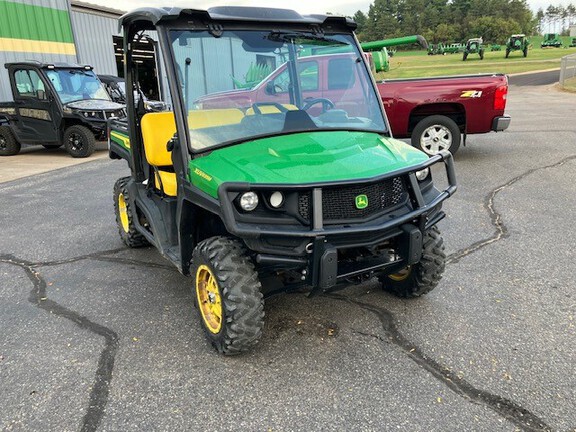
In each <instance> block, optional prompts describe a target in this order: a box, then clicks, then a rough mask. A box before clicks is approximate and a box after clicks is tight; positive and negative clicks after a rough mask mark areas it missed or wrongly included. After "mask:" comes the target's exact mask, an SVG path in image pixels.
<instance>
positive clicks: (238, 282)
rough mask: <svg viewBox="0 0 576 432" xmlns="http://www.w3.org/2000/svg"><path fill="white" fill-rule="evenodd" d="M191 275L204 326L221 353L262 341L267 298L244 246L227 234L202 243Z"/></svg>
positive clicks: (237, 352)
mask: <svg viewBox="0 0 576 432" xmlns="http://www.w3.org/2000/svg"><path fill="white" fill-rule="evenodd" d="M190 274H191V275H192V277H193V280H194V292H195V294H194V295H195V299H196V303H197V305H198V311H199V316H200V321H202V327H203V328H204V331H205V333H206V336H207V337H208V340H210V342H211V343H212V345H213V346H214V348H216V349H217V350H218V352H220V353H222V354H225V355H235V354H240V353H242V352H245V351H248V350H249V349H250V348H252V347H253V346H254V345H256V344H257V343H258V341H259V340H260V336H261V334H262V327H263V326H264V300H263V296H262V292H261V284H260V281H259V279H258V273H257V272H256V270H255V269H254V265H253V264H252V262H251V261H250V260H249V259H248V257H247V255H246V253H245V250H244V248H243V246H242V245H241V244H240V243H239V242H237V241H236V240H232V239H229V238H226V237H211V238H209V239H206V240H204V241H202V242H201V243H199V244H198V245H197V246H196V248H195V249H194V253H193V255H192V265H191V266H190Z"/></svg>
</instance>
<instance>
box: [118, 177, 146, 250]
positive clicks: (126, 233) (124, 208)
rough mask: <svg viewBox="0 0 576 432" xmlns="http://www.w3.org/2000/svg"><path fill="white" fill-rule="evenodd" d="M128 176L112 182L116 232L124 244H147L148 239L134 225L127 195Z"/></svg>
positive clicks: (137, 245) (139, 245) (129, 245)
mask: <svg viewBox="0 0 576 432" xmlns="http://www.w3.org/2000/svg"><path fill="white" fill-rule="evenodd" d="M129 181H130V177H122V178H120V179H118V180H117V181H116V183H115V184H114V213H115V214H116V224H117V225H118V232H119V233H120V238H121V239H122V241H123V242H124V244H125V245H126V246H128V247H131V248H137V247H142V246H146V245H148V240H146V237H144V236H143V235H142V234H141V233H140V232H138V230H136V226H135V225H134V211H133V210H132V206H131V204H130V197H129V195H128V182H129Z"/></svg>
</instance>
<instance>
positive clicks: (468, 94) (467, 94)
mask: <svg viewBox="0 0 576 432" xmlns="http://www.w3.org/2000/svg"><path fill="white" fill-rule="evenodd" d="M460 97H461V98H479V97H482V90H464V91H463V92H462V94H461V95H460Z"/></svg>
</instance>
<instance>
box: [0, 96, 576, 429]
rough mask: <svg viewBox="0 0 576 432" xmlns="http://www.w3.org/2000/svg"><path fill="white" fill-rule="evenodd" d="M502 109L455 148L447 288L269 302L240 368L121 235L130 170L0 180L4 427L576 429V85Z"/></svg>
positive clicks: (182, 287)
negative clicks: (121, 183) (120, 213)
mask: <svg viewBox="0 0 576 432" xmlns="http://www.w3.org/2000/svg"><path fill="white" fill-rule="evenodd" d="M507 113H508V114H510V115H511V116H512V123H511V126H510V129H509V130H507V131H506V132H503V133H499V134H495V133H491V134H487V135H476V136H469V137H468V143H467V146H466V147H463V148H461V149H460V151H459V152H458V154H457V155H456V157H455V160H456V168H457V174H458V181H459V190H458V192H457V194H456V195H455V196H454V197H453V198H451V199H450V200H448V201H447V203H446V205H445V210H446V213H447V214H448V216H447V218H446V219H445V220H443V221H442V222H441V223H440V228H441V230H442V232H443V235H444V239H445V244H446V246H447V252H448V254H449V265H448V266H447V269H446V273H445V276H444V279H443V280H442V282H441V284H440V285H439V287H438V288H437V289H436V290H434V291H433V292H432V293H430V294H429V295H427V296H424V297H422V298H420V299H416V300H409V301H406V300H400V299H397V298H395V297H393V296H391V295H389V294H386V293H384V292H382V291H381V290H380V288H379V286H378V285H377V283H376V282H375V281H369V282H367V283H365V284H364V285H361V286H357V287H351V288H349V289H347V290H343V291H339V292H338V293H336V294H332V295H326V296H317V297H313V298H307V297H306V296H305V295H304V294H291V295H284V296H278V297H274V298H271V299H269V300H267V302H266V306H265V312H266V326H265V329H264V337H263V339H262V340H261V342H260V344H259V345H258V347H257V349H255V350H254V351H252V352H251V353H249V354H246V355H242V356H239V357H233V358H228V357H222V356H219V355H218V354H217V353H216V352H215V351H214V350H213V349H212V348H211V347H210V346H209V344H208V343H207V342H206V341H205V337H204V335H203V333H202V329H201V327H200V323H199V319H198V317H197V316H196V311H195V310H194V309H193V301H192V294H191V283H190V280H189V279H187V278H185V277H183V276H182V275H180V274H179V273H178V272H177V271H176V270H175V269H174V268H173V267H172V266H171V265H170V264H169V263H168V262H166V261H164V260H163V259H162V258H161V257H160V256H159V254H158V253H157V252H156V250H155V249H153V248H144V249H132V250H130V249H127V248H125V247H124V246H123V243H122V242H121V241H120V238H119V237H118V233H117V228H116V224H115V220H114V212H113V202H112V187H113V184H114V182H115V181H116V179H117V178H119V177H122V176H125V175H127V173H128V169H127V167H126V164H125V163H124V162H120V161H110V160H108V159H107V158H105V157H102V155H105V151H104V150H101V151H100V152H97V153H96V155H97V156H99V157H96V158H94V159H91V160H90V162H87V163H83V164H80V165H75V166H70V167H66V168H65V169H59V170H56V171H50V172H47V173H44V174H37V175H34V176H31V177H26V178H22V179H17V180H12V181H9V182H5V183H2V184H0V203H1V209H2V211H1V212H0V226H2V235H1V236H0V328H1V329H2V332H1V336H0V382H1V383H2V385H1V386H0V430H7V431H11V430H16V431H19V430H22V431H24V430H59V431H75V430H82V431H93V430H99V431H140V430H166V431H168V430H198V431H203V430H218V431H220V430H223V431H224V430H226V431H228V430H230V431H232V430H246V431H260V430H261V431H293V430H326V431H328V430H334V431H342V430H361V431H382V430H387V431H388V430H410V431H456V430H458V431H461V430H468V431H514V430H526V431H537V430H554V431H574V430H576V411H575V410H574V401H575V400H576V374H575V373H574V368H575V366H574V365H575V364H576V350H575V349H574V347H575V346H576V320H575V319H574V317H575V315H576V291H575V288H574V287H575V286H576V274H575V272H574V267H575V266H574V262H575V260H576V249H575V248H574V244H576V232H575V230H574V228H573V225H574V222H573V221H574V220H576V127H575V123H574V118H575V117H574V113H576V94H569V93H560V92H558V91H557V90H556V89H555V88H554V87H553V86H549V85H545V86H521V87H520V86H512V87H511V89H510V93H509V95H508V107H507ZM25 156H26V154H23V155H21V156H18V157H25ZM2 162H4V161H2ZM4 163H5V162H4ZM2 170H4V167H2Z"/></svg>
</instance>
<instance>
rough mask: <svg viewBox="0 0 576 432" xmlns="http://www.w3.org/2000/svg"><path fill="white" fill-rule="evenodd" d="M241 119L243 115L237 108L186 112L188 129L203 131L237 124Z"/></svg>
mask: <svg viewBox="0 0 576 432" xmlns="http://www.w3.org/2000/svg"><path fill="white" fill-rule="evenodd" d="M243 118H244V114H242V111H240V110H239V109H237V108H225V109H205V110H190V111H188V127H189V128H190V129H204V128H207V127H215V126H224V125H230V124H238V123H240V122H241V121H242V119H243Z"/></svg>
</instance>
